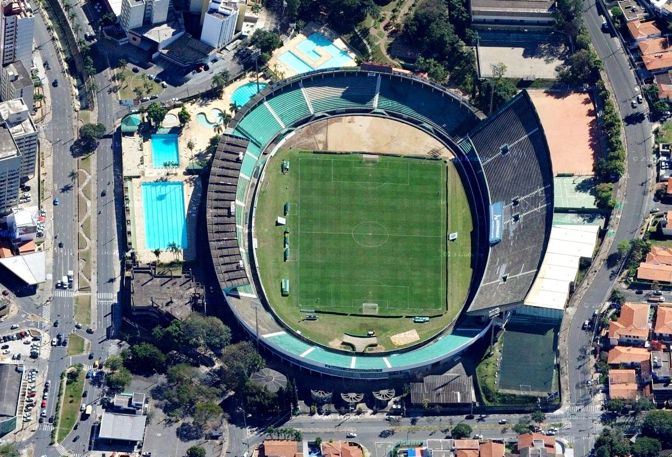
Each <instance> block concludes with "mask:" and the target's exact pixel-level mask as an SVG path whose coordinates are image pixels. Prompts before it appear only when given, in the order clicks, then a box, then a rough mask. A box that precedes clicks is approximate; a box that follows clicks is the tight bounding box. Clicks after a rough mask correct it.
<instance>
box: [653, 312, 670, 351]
mask: <svg viewBox="0 0 672 457" xmlns="http://www.w3.org/2000/svg"><path fill="white" fill-rule="evenodd" d="M653 335H654V337H655V338H656V339H658V340H662V341H665V342H672V306H670V304H669V303H665V304H660V305H658V309H657V311H656V324H655V326H654V327H653Z"/></svg>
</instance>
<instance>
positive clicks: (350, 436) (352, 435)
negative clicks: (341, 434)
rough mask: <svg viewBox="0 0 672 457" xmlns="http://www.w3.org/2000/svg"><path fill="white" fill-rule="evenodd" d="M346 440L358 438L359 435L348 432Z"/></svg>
mask: <svg viewBox="0 0 672 457" xmlns="http://www.w3.org/2000/svg"><path fill="white" fill-rule="evenodd" d="M345 437H346V438H357V434H356V433H355V432H348V433H346V434H345Z"/></svg>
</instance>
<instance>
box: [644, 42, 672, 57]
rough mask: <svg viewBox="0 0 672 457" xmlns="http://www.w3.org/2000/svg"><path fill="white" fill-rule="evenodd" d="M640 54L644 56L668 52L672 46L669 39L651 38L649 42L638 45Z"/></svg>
mask: <svg viewBox="0 0 672 457" xmlns="http://www.w3.org/2000/svg"><path fill="white" fill-rule="evenodd" d="M638 46H639V52H641V53H642V55H643V56H648V55H651V54H657V53H661V52H667V51H669V50H670V47H671V46H672V44H671V43H670V42H669V40H668V39H667V38H649V39H648V40H644V41H640V43H639V44H638Z"/></svg>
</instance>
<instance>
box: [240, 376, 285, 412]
mask: <svg viewBox="0 0 672 457" xmlns="http://www.w3.org/2000/svg"><path fill="white" fill-rule="evenodd" d="M245 405H246V408H245V409H246V412H249V413H251V414H253V415H254V416H260V415H275V414H278V413H280V404H279V402H278V395H277V394H275V393H273V392H271V391H270V390H268V388H266V386H264V385H261V384H259V383H257V382H254V381H247V382H246V383H245Z"/></svg>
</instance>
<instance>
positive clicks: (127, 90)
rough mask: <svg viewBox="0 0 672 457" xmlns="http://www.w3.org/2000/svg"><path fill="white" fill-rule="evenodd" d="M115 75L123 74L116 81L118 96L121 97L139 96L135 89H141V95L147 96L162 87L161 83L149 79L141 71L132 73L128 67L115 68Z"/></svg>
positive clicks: (157, 92)
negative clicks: (120, 78) (121, 79)
mask: <svg viewBox="0 0 672 457" xmlns="http://www.w3.org/2000/svg"><path fill="white" fill-rule="evenodd" d="M116 74H117V75H120V74H121V75H123V78H124V80H123V81H118V82H117V85H119V88H120V89H119V98H121V99H135V98H139V97H138V94H136V92H135V89H136V88H138V89H141V90H142V95H141V97H144V96H149V95H155V94H159V93H160V92H161V90H163V88H162V87H161V84H159V83H157V82H155V81H152V80H150V79H149V78H147V77H145V76H144V75H143V74H141V73H133V72H132V71H131V70H130V69H129V68H124V69H123V70H116Z"/></svg>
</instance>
